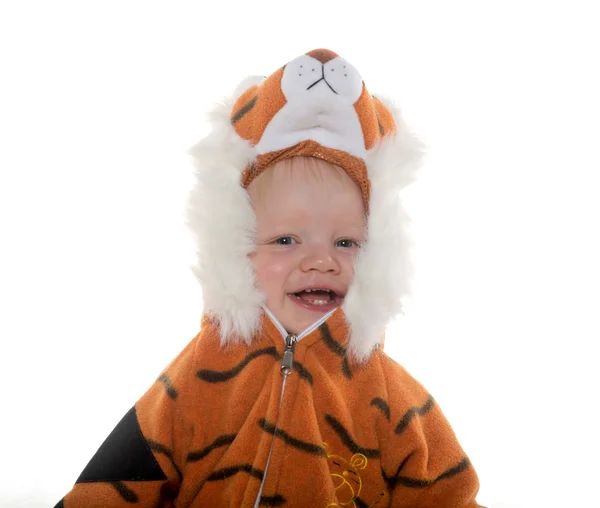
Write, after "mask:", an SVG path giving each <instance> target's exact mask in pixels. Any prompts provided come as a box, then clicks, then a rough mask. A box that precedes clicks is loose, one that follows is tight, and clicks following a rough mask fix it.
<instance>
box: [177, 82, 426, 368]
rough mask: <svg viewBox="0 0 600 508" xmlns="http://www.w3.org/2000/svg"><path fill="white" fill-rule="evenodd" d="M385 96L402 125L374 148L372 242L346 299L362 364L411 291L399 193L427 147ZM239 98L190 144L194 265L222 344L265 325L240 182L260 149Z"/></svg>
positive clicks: (246, 337)
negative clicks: (238, 108)
mask: <svg viewBox="0 0 600 508" xmlns="http://www.w3.org/2000/svg"><path fill="white" fill-rule="evenodd" d="M251 79H256V78H251ZM257 81H258V80H257ZM244 86H245V85H244ZM238 88H240V87H238ZM379 99H380V100H382V102H384V104H385V106H386V107H387V108H388V109H389V110H390V112H391V113H392V115H393V116H394V119H395V122H396V129H397V130H396V133H395V134H393V135H391V136H388V137H386V138H385V139H384V140H383V141H382V142H381V143H379V144H378V145H376V146H375V147H374V148H373V149H371V150H370V151H368V152H367V156H366V159H365V163H366V166H367V170H368V173H369V177H370V180H371V185H372V188H371V200H370V213H369V219H368V224H367V230H368V232H367V242H366V243H365V244H364V245H363V247H362V249H361V252H360V254H359V256H358V257H357V260H356V267H355V275H354V280H353V282H352V283H351V285H350V288H349V290H348V294H347V295H346V298H345V300H344V303H343V305H342V310H343V312H344V315H345V317H346V320H347V322H348V324H349V327H350V341H349V354H350V355H351V356H352V358H353V359H354V360H355V361H358V362H362V361H365V360H367V359H368V358H369V356H370V354H371V352H372V351H373V349H374V348H375V347H376V346H377V345H378V344H380V342H381V340H382V339H383V336H384V333H385V327H386V325H387V324H388V322H389V321H390V319H392V318H393V317H395V316H396V315H397V314H398V313H400V312H402V301H401V300H402V297H403V296H404V295H406V294H407V293H408V291H409V283H410V274H411V264H410V261H409V248H410V243H409V235H408V223H409V219H408V216H407V214H406V212H405V210H404V208H403V206H402V203H401V201H400V195H399V193H400V190H401V189H402V188H404V187H405V186H406V185H408V184H409V183H410V182H412V181H413V179H414V175H415V170H416V168H417V166H418V163H419V161H420V156H421V153H422V148H421V144H420V142H419V141H418V140H417V139H416V138H414V137H413V136H412V135H411V134H410V133H409V131H408V129H407V128H406V125H405V124H404V122H403V120H402V118H401V116H400V113H399V111H398V110H397V108H395V107H394V105H393V104H392V103H391V101H389V100H385V99H382V98H381V97H379ZM233 104H234V100H227V101H225V102H224V103H223V104H221V105H219V106H217V107H216V108H215V109H214V110H213V111H212V113H211V114H210V117H209V118H210V121H211V124H212V128H213V129H212V133H211V134H210V135H209V136H208V137H206V138H205V139H203V140H202V141H200V142H199V143H198V144H196V145H195V146H194V147H192V148H191V149H190V155H192V157H193V160H194V165H195V168H196V177H197V181H196V185H195V186H194V188H193V189H192V191H191V193H190V196H189V201H188V208H187V224H188V226H189V228H190V229H191V231H192V233H193V234H194V236H195V238H196V246H197V249H196V252H197V256H198V265H197V266H196V267H194V268H193V270H194V273H195V275H196V276H197V278H198V280H199V281H200V284H201V286H202V290H203V300H204V311H205V313H207V314H210V315H212V316H213V317H215V318H216V319H217V320H218V322H219V324H220V335H221V343H222V344H226V343H228V342H237V341H244V342H250V340H251V338H252V337H253V335H255V334H256V333H257V332H258V331H259V328H260V326H261V320H260V317H261V306H262V304H263V303H264V295H263V294H262V292H261V291H260V290H259V289H258V288H257V285H256V280H255V274H254V270H253V267H252V264H251V261H250V259H249V257H248V256H249V254H251V253H252V251H253V250H254V235H255V221H256V218H255V215H254V212H253V210H252V207H251V204H250V199H249V197H248V193H247V192H246V190H245V189H244V188H243V187H242V186H241V185H240V178H241V174H242V171H243V170H244V168H245V167H246V166H247V165H248V163H249V162H250V161H252V160H253V159H255V158H256V155H257V153H256V150H255V148H254V147H252V146H251V145H250V144H249V143H248V142H247V141H245V140H243V139H241V138H240V137H239V136H238V135H237V134H236V133H235V130H234V129H233V127H232V125H231V122H230V120H229V118H230V113H231V109H232V108H233Z"/></svg>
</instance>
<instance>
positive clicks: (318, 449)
mask: <svg viewBox="0 0 600 508" xmlns="http://www.w3.org/2000/svg"><path fill="white" fill-rule="evenodd" d="M258 424H259V425H260V427H261V429H262V430H264V431H265V432H268V433H269V434H272V435H274V436H275V437H278V438H279V439H282V440H283V441H284V442H285V443H286V444H288V445H290V446H293V447H294V448H298V449H299V450H302V451H304V452H307V453H310V454H311V455H318V456H320V457H327V452H326V451H325V448H323V447H322V446H319V445H316V444H313V443H307V442H306V441H301V440H300V439H297V438H295V437H292V436H290V435H289V434H288V433H287V432H285V431H284V430H281V429H276V428H275V425H273V424H272V423H269V422H267V420H265V419H264V418H261V419H260V420H259V421H258Z"/></svg>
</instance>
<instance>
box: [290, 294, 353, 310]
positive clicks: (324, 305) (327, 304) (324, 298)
mask: <svg viewBox="0 0 600 508" xmlns="http://www.w3.org/2000/svg"><path fill="white" fill-rule="evenodd" d="M288 296H289V297H290V298H291V299H292V300H293V301H294V302H295V303H297V304H298V305H301V306H302V307H304V308H307V309H310V310H314V311H329V310H331V309H333V308H335V307H338V306H339V305H341V303H342V301H343V300H344V295H341V294H339V293H337V292H336V291H334V290H333V289H329V288H314V289H313V288H307V289H303V290H301V291H298V292H296V293H288Z"/></svg>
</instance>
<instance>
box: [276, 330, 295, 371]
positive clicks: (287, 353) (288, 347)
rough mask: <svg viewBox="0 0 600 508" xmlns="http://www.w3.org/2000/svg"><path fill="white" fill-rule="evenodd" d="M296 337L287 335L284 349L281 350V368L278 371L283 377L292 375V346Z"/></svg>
mask: <svg viewBox="0 0 600 508" xmlns="http://www.w3.org/2000/svg"><path fill="white" fill-rule="evenodd" d="M297 339H298V337H296V336H295V335H292V334H290V335H288V336H287V337H286V338H285V349H284V350H283V358H282V359H281V367H280V368H279V370H280V371H281V373H282V374H283V375H284V376H287V375H288V374H291V373H292V370H293V369H294V346H295V345H296V340H297Z"/></svg>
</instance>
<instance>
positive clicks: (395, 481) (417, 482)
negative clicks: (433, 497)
mask: <svg viewBox="0 0 600 508" xmlns="http://www.w3.org/2000/svg"><path fill="white" fill-rule="evenodd" d="M469 465H470V463H469V459H467V458H466V457H465V458H464V459H462V460H461V461H460V462H459V463H458V464H457V465H456V466H452V467H451V468H450V469H447V470H446V471H444V472H443V473H442V474H441V475H439V476H438V477H436V478H434V479H433V480H421V479H419V478H410V477H408V476H396V477H395V478H386V480H387V481H388V482H389V483H391V484H392V485H402V486H403V487H410V488H413V489H423V488H425V487H430V486H431V485H433V484H434V483H436V482H439V481H440V480H444V479H446V478H451V477H452V476H456V475H457V474H460V473H462V472H464V471H466V470H467V469H469Z"/></svg>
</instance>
